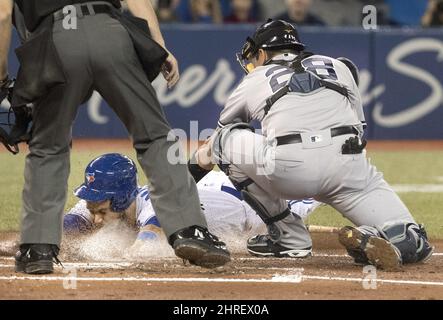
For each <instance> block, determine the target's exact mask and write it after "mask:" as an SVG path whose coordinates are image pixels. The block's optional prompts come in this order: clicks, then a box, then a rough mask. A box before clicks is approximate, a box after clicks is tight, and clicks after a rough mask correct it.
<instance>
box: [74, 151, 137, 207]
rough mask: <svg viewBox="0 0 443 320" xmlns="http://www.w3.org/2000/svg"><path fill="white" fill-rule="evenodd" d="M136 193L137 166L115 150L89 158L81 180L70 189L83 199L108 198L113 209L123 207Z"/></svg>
mask: <svg viewBox="0 0 443 320" xmlns="http://www.w3.org/2000/svg"><path fill="white" fill-rule="evenodd" d="M137 193H138V186H137V167H136V166H135V163H134V161H132V160H131V159H130V158H128V157H126V156H124V155H121V154H118V153H110V154H105V155H102V156H100V157H98V158H96V159H94V160H92V161H91V162H90V163H89V164H88V166H87V167H86V170H85V182H84V183H83V184H82V185H81V186H80V187H78V188H77V189H76V190H75V191H74V194H75V195H76V196H77V197H79V198H80V199H83V200H86V201H91V202H101V201H106V200H111V209H112V210H113V211H116V212H122V211H124V210H126V209H127V208H128V207H129V206H130V205H131V203H132V202H133V201H134V199H135V198H136V196H137Z"/></svg>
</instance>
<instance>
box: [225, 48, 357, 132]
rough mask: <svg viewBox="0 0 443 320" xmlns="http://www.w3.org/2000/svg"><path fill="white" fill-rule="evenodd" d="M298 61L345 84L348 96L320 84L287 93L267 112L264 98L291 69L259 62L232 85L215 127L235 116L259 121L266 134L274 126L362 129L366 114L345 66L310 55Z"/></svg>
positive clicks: (281, 83)
mask: <svg viewBox="0 0 443 320" xmlns="http://www.w3.org/2000/svg"><path fill="white" fill-rule="evenodd" d="M302 64H303V66H305V68H307V69H308V70H309V71H311V72H312V73H314V74H316V75H317V76H318V77H320V78H322V79H324V80H327V81H333V82H335V83H336V84H338V85H341V86H343V87H345V88H346V89H347V91H348V98H347V97H345V96H344V95H341V94H340V93H338V92H336V91H333V90H330V89H326V88H324V87H321V88H319V89H317V90H314V91H311V92H309V93H295V92H290V93H289V94H287V95H286V96H284V97H283V98H281V99H279V100H278V101H277V102H276V103H275V104H274V105H273V106H272V108H271V110H270V111H269V113H268V114H267V115H266V117H265V112H264V108H265V106H266V99H267V98H269V97H270V96H272V95H273V94H274V93H275V92H277V91H278V90H280V89H281V88H283V87H284V86H285V85H286V84H287V83H288V81H289V80H290V78H291V76H292V75H293V73H294V72H293V71H292V70H291V69H290V68H288V67H286V66H282V65H277V64H269V65H266V66H261V67H257V68H256V69H255V70H253V71H252V72H251V73H249V74H248V75H247V76H246V77H245V78H244V79H243V81H242V82H241V83H240V84H239V86H238V87H237V88H236V89H235V90H234V92H233V93H232V94H231V96H230V97H229V99H228V101H227V103H226V104H225V107H224V109H223V110H222V112H221V115H220V120H219V126H220V127H223V126H224V125H227V124H229V123H232V122H234V121H238V120H240V121H243V122H250V121H251V120H258V121H260V122H261V124H262V130H263V134H264V135H268V132H269V133H270V130H274V132H273V133H274V134H275V136H282V135H286V134H291V133H294V132H310V131H317V130H324V129H328V128H333V127H339V126H345V125H354V126H356V127H357V129H359V130H360V132H363V131H362V123H364V122H365V117H364V113H363V107H362V102H361V97H360V92H359V90H358V87H357V85H356V83H355V81H354V79H353V77H352V74H351V72H350V71H349V69H348V67H347V66H346V65H345V64H343V63H342V62H340V61H338V60H336V59H334V58H331V57H327V56H321V55H313V56H310V57H308V58H306V59H304V60H303V61H302Z"/></svg>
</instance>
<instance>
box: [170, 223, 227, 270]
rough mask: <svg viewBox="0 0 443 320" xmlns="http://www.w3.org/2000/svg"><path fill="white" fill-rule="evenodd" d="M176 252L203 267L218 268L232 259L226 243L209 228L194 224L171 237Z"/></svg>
mask: <svg viewBox="0 0 443 320" xmlns="http://www.w3.org/2000/svg"><path fill="white" fill-rule="evenodd" d="M169 243H170V244H171V246H172V248H173V249H174V251H175V254H176V255H177V256H178V257H180V258H182V259H185V260H188V261H189V262H190V263H191V264H194V265H196V266H200V267H203V268H216V267H220V266H223V265H224V264H226V263H228V262H229V261H231V256H230V254H229V251H228V250H227V249H226V244H225V243H224V242H222V241H220V240H218V238H217V237H216V236H214V235H212V234H211V233H210V232H209V231H208V229H206V228H202V227H199V226H192V227H188V228H185V229H182V230H179V231H177V232H176V233H174V234H173V235H171V236H170V237H169Z"/></svg>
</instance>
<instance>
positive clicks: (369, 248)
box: [338, 226, 402, 270]
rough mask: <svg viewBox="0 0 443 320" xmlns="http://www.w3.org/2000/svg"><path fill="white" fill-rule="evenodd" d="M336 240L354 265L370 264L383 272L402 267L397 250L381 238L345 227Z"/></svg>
mask: <svg viewBox="0 0 443 320" xmlns="http://www.w3.org/2000/svg"><path fill="white" fill-rule="evenodd" d="M338 239H339V241H340V243H341V244H342V245H343V246H344V247H345V248H346V250H347V251H348V254H349V255H350V256H351V257H353V258H354V260H355V262H356V263H361V264H372V265H374V266H376V267H377V268H380V269H384V270H396V269H399V268H400V266H401V265H402V259H401V254H400V252H399V250H398V249H397V248H396V247H395V246H394V245H393V244H392V243H390V242H389V241H387V240H385V239H383V238H380V237H375V236H370V235H367V234H364V233H363V232H361V231H360V230H358V229H357V228H354V227H350V226H347V227H344V228H342V229H340V231H339V234H338Z"/></svg>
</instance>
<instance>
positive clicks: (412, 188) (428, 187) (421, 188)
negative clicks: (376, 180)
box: [391, 184, 443, 193]
mask: <svg viewBox="0 0 443 320" xmlns="http://www.w3.org/2000/svg"><path fill="white" fill-rule="evenodd" d="M391 187H392V189H394V191H395V192H398V193H407V192H424V193H440V192H443V184H393V185H391Z"/></svg>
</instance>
